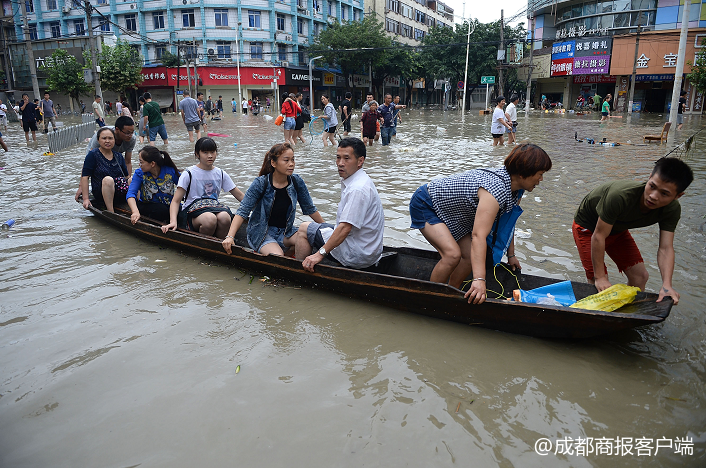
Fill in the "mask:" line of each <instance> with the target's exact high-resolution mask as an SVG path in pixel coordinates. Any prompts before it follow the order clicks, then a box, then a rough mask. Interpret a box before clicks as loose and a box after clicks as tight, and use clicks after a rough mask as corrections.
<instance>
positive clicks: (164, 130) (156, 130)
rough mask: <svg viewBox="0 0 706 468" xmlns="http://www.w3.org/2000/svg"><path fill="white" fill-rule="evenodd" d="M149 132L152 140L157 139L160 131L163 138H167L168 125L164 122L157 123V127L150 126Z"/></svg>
mask: <svg viewBox="0 0 706 468" xmlns="http://www.w3.org/2000/svg"><path fill="white" fill-rule="evenodd" d="M149 132H150V141H155V140H156V139H157V133H159V136H160V137H162V140H166V139H167V126H166V125H164V124H162V125H157V126H156V127H150V129H149Z"/></svg>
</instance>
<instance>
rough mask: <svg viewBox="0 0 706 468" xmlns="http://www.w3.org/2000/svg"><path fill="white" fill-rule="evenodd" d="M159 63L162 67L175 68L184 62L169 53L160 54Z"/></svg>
mask: <svg viewBox="0 0 706 468" xmlns="http://www.w3.org/2000/svg"><path fill="white" fill-rule="evenodd" d="M159 61H160V62H162V65H164V66H165V67H176V66H179V65H184V61H183V60H181V59H180V58H178V57H177V56H176V55H175V54H172V53H171V52H164V53H163V54H162V58H161V59H159Z"/></svg>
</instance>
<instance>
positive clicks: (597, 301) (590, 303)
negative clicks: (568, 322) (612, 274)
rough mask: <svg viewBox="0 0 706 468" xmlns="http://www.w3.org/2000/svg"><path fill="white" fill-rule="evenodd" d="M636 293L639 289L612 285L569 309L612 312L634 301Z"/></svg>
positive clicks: (625, 285) (623, 285) (624, 285)
mask: <svg viewBox="0 0 706 468" xmlns="http://www.w3.org/2000/svg"><path fill="white" fill-rule="evenodd" d="M638 292H640V288H636V287H634V286H628V285H627V284H614V285H613V286H611V287H609V288H608V289H605V290H603V291H601V292H599V293H598V294H594V295H592V296H588V297H584V298H583V299H581V300H580V301H578V302H577V303H576V304H572V305H571V306H569V307H573V308H574V309H586V310H602V311H603V312H612V311H614V310H616V309H619V308H621V307H622V306H624V305H626V304H630V303H631V302H632V301H634V300H635V296H636V295H637V293H638Z"/></svg>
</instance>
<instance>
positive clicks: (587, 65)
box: [573, 55, 610, 75]
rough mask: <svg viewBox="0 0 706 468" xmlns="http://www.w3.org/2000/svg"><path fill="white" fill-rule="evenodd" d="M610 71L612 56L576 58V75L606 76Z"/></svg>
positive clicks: (574, 71)
mask: <svg viewBox="0 0 706 468" xmlns="http://www.w3.org/2000/svg"><path fill="white" fill-rule="evenodd" d="M609 70H610V55H604V56H597V57H591V56H589V57H575V58H574V70H573V74H574V75H606V74H608V71H609Z"/></svg>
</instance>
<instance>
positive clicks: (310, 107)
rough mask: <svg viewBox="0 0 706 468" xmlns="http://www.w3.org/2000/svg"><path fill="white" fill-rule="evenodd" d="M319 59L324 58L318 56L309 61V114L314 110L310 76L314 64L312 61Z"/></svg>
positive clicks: (312, 80)
mask: <svg viewBox="0 0 706 468" xmlns="http://www.w3.org/2000/svg"><path fill="white" fill-rule="evenodd" d="M320 58H324V56H323V55H318V56H316V57H314V58H312V59H310V60H309V112H311V111H312V109H314V79H313V78H312V76H311V74H312V73H313V70H312V65H313V64H314V60H318V59H320Z"/></svg>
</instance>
